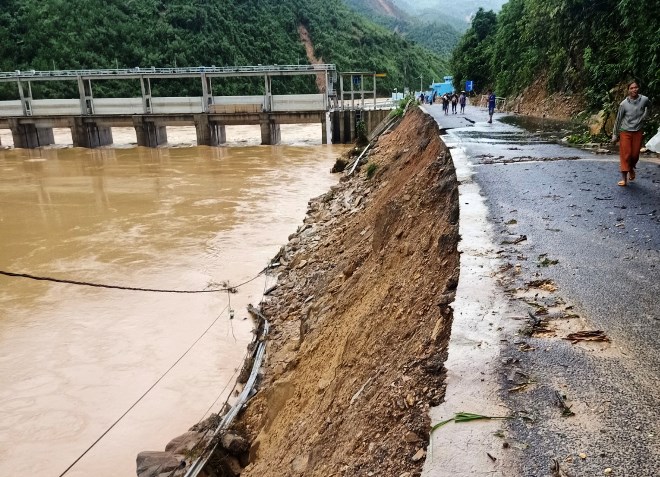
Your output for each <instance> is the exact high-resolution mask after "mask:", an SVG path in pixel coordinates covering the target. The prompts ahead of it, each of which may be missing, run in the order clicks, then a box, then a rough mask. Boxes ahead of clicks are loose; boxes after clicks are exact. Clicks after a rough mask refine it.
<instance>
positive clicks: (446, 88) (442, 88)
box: [431, 76, 455, 96]
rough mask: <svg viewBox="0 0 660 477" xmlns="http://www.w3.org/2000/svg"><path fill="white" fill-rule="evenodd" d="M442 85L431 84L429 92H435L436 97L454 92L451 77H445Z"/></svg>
mask: <svg viewBox="0 0 660 477" xmlns="http://www.w3.org/2000/svg"><path fill="white" fill-rule="evenodd" d="M443 79H444V81H443V82H442V83H433V84H431V91H435V92H436V93H437V95H438V96H442V95H443V94H445V93H448V94H451V93H453V92H454V91H455V90H454V84H453V82H452V81H453V79H454V77H453V76H445V77H444V78H443Z"/></svg>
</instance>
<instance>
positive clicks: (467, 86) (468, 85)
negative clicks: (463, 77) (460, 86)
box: [465, 81, 474, 91]
mask: <svg viewBox="0 0 660 477" xmlns="http://www.w3.org/2000/svg"><path fill="white" fill-rule="evenodd" d="M473 87H474V85H473V82H472V81H466V82H465V91H472V88H473Z"/></svg>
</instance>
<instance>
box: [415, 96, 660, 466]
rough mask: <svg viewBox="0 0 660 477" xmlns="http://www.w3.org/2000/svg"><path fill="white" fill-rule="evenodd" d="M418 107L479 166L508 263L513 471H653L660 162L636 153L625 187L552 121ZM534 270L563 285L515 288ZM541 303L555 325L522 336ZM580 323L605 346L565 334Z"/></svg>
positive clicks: (658, 439) (657, 409)
mask: <svg viewBox="0 0 660 477" xmlns="http://www.w3.org/2000/svg"><path fill="white" fill-rule="evenodd" d="M426 110H427V111H429V113H430V114H431V115H433V116H434V117H435V119H436V121H437V122H438V124H439V125H440V127H441V130H442V132H443V135H444V139H445V142H446V143H447V144H448V145H449V146H450V147H454V148H461V149H463V150H464V151H465V153H466V154H467V156H468V159H469V161H470V162H471V163H472V164H473V166H474V170H475V181H476V182H477V183H478V184H479V186H480V187H481V193H482V195H483V196H484V197H485V200H486V203H487V204H488V208H489V221H490V222H491V225H492V230H493V237H492V247H493V249H494V250H496V251H497V252H498V253H497V255H498V256H499V260H500V261H501V264H502V269H503V270H505V269H508V271H503V272H502V274H501V277H500V279H501V283H502V290H501V292H502V294H504V295H506V296H507V297H508V299H509V300H510V303H511V307H510V310H509V313H508V315H509V316H510V318H511V319H517V321H519V322H520V330H521V331H520V333H518V334H516V335H514V336H503V338H502V343H503V344H502V350H501V356H500V358H501V363H502V364H501V367H500V368H501V369H500V373H501V375H500V383H501V390H500V393H501V396H502V398H503V400H504V401H505V402H507V404H508V405H509V407H510V408H511V410H512V411H513V412H518V413H521V415H524V416H526V417H529V418H530V419H529V420H527V419H515V420H511V421H510V423H509V424H508V426H507V432H506V434H505V435H503V436H502V438H503V440H504V441H506V442H507V443H506V444H504V442H503V445H504V448H506V449H509V450H508V451H507V452H508V457H507V458H508V459H509V460H512V461H515V462H516V463H517V466H518V474H516V475H525V476H534V477H537V476H545V475H557V476H560V475H571V476H593V475H624V476H632V477H649V476H655V475H660V392H659V390H660V385H659V384H658V383H659V382H660V335H659V331H660V303H658V298H657V295H658V293H659V292H660V287H659V286H658V285H659V282H660V281H659V279H660V161H659V160H658V159H657V157H650V156H649V157H647V158H643V159H642V161H640V164H639V165H638V173H637V176H638V178H637V181H635V182H634V183H633V184H631V185H630V186H629V187H626V188H623V187H619V186H617V184H616V183H617V181H618V180H619V179H620V176H619V172H618V158H617V156H616V155H614V154H612V153H609V154H596V153H594V152H590V151H585V150H581V149H577V148H572V147H567V146H564V145H560V144H558V140H559V139H560V138H561V137H562V136H563V135H564V134H566V131H562V130H561V129H560V128H561V126H558V125H557V124H554V123H551V122H550V121H539V122H536V123H534V124H532V125H531V126H532V131H531V132H530V131H526V130H524V129H521V128H519V127H516V126H514V125H513V124H512V123H511V121H510V120H509V119H507V118H505V117H504V115H501V114H496V116H495V121H494V123H493V124H488V123H487V122H486V120H487V119H488V118H487V115H486V112H485V110H483V109H480V108H477V107H469V106H468V108H467V110H466V114H465V115H448V116H446V115H444V114H443V112H442V109H441V107H440V106H435V105H434V106H427V107H426ZM528 126H529V124H528ZM461 205H462V206H463V205H464V204H461ZM522 235H524V236H526V240H523V241H521V242H519V243H517V244H511V243H508V242H512V241H514V240H515V239H516V238H517V237H520V236H522ZM555 261H556V262H555ZM540 279H543V280H551V282H550V283H552V284H553V285H555V286H556V287H557V290H556V291H553V292H552V293H544V292H539V294H538V295H536V296H535V295H534V293H533V292H532V293H531V295H530V293H529V292H527V293H526V294H525V293H524V292H523V290H524V289H527V288H528V287H527V286H526V284H529V282H530V281H531V280H540ZM523 295H524V296H523ZM539 303H541V304H546V305H548V304H549V305H555V306H548V308H551V309H552V310H554V311H553V313H554V312H556V311H557V310H559V313H558V314H557V315H556V316H555V314H553V313H551V319H550V329H551V330H554V332H550V333H534V334H532V335H531V336H530V335H529V334H525V333H524V332H523V331H522V330H524V328H525V326H527V327H529V325H530V320H528V319H526V318H528V317H529V313H532V315H535V319H537V320H538V319H545V317H544V316H543V315H542V314H537V312H538V308H539V307H538V304H539ZM567 316H568V317H569V318H566V317H567ZM584 330H601V331H603V332H604V334H605V335H606V336H607V337H608V338H609V339H610V340H611V342H609V343H600V342H596V343H582V342H580V343H573V342H571V341H567V340H565V339H563V338H564V337H565V336H566V335H567V334H568V333H569V332H574V331H584ZM512 390H513V391H512ZM562 400H564V404H566V406H568V407H570V409H571V412H573V413H574V415H573V416H566V415H563V414H562V409H563V407H562V404H561V402H560V401H562ZM565 414H570V413H569V412H566V413H565ZM553 467H556V468H555V469H554V470H553ZM608 469H609V470H608ZM562 472H564V473H562ZM609 472H611V473H609Z"/></svg>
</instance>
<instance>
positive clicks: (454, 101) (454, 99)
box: [440, 91, 467, 114]
mask: <svg viewBox="0 0 660 477" xmlns="http://www.w3.org/2000/svg"><path fill="white" fill-rule="evenodd" d="M440 100H441V101H442V110H443V111H444V112H445V114H449V105H450V104H451V113H452V114H458V113H457V111H456V108H457V107H458V105H460V106H461V114H464V113H465V105H466V103H467V96H466V95H465V91H461V94H460V95H458V94H456V93H451V94H449V93H445V94H443V95H442V97H441V98H440Z"/></svg>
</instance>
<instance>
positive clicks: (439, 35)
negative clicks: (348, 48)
mask: <svg viewBox="0 0 660 477" xmlns="http://www.w3.org/2000/svg"><path fill="white" fill-rule="evenodd" d="M345 1H346V3H347V4H348V5H349V6H350V7H351V8H352V9H354V10H355V11H356V12H358V13H360V14H361V15H364V16H366V17H368V18H370V19H371V20H373V21H374V22H376V23H378V24H380V25H382V26H384V27H385V28H387V29H388V30H391V31H395V32H397V33H399V34H401V36H403V37H404V38H407V39H409V40H412V41H415V42H417V43H419V44H420V45H422V46H424V47H426V48H428V49H429V50H431V51H433V52H434V53H437V54H438V55H440V56H441V57H443V58H448V57H449V55H450V54H451V52H452V51H453V49H454V48H455V47H456V45H457V44H458V40H459V39H460V37H461V33H460V28H461V27H462V26H463V25H462V24H461V22H457V21H453V20H452V19H449V18H444V17H441V16H440V15H435V14H427V15H417V14H411V12H412V10H409V11H405V10H403V9H401V8H399V7H398V6H397V5H396V4H394V2H392V1H391V0H345ZM454 23H458V24H459V28H456V27H455V26H454V25H453V24H454ZM465 25H466V26H467V23H466V24H465ZM436 79H437V78H436Z"/></svg>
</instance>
